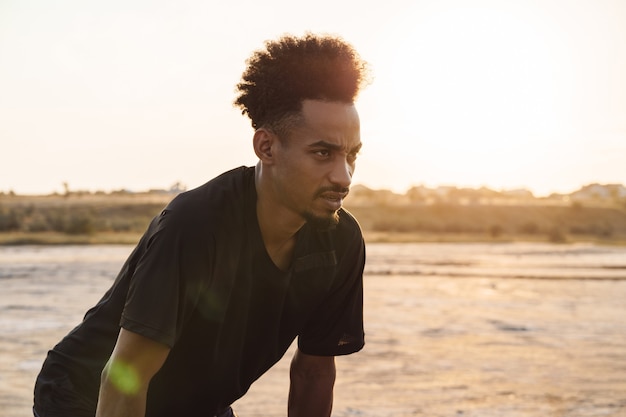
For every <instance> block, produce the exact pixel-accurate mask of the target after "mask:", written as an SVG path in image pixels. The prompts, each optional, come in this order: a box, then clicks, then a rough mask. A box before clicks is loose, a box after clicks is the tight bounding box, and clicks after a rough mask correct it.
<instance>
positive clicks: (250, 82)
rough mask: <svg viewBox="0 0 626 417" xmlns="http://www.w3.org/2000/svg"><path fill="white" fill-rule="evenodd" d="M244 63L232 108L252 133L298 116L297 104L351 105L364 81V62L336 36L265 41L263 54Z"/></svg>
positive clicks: (260, 51)
mask: <svg viewBox="0 0 626 417" xmlns="http://www.w3.org/2000/svg"><path fill="white" fill-rule="evenodd" d="M246 63H247V65H248V66H247V69H246V70H245V71H244V73H243V75H242V78H241V82H240V83H239V84H237V90H238V92H239V97H238V98H237V99H236V100H235V102H234V104H235V105H236V106H238V107H239V108H241V114H244V115H245V114H247V115H248V117H249V118H250V120H251V122H252V127H253V128H254V129H258V128H260V127H263V126H267V127H272V128H274V129H279V128H280V125H281V124H282V123H283V122H286V121H287V120H289V118H290V117H293V116H294V115H298V114H299V112H300V111H301V109H302V101H303V100H307V99H310V100H327V101H339V102H344V103H353V102H354V100H355V98H356V96H357V94H358V92H359V90H360V88H361V87H362V86H363V85H364V84H365V83H366V82H368V80H367V73H368V70H367V63H366V62H365V61H363V60H361V58H360V57H359V55H358V54H357V52H356V51H355V50H354V48H353V47H352V46H351V45H349V44H348V43H346V42H345V41H344V40H343V39H341V38H339V37H337V36H330V35H323V36H318V35H313V34H310V33H308V34H306V35H305V36H303V37H301V38H298V37H294V36H291V35H286V36H283V37H281V38H279V39H278V40H276V41H266V42H265V50H259V51H256V52H254V53H253V54H252V56H251V57H250V58H249V59H248V60H247V61H246Z"/></svg>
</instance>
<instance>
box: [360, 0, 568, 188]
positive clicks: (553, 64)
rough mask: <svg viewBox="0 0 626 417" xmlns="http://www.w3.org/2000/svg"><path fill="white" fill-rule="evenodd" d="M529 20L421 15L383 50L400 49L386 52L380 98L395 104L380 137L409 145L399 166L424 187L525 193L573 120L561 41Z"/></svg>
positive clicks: (385, 110)
mask: <svg viewBox="0 0 626 417" xmlns="http://www.w3.org/2000/svg"><path fill="white" fill-rule="evenodd" d="M521 12H524V11H523V10H521V11H520V10H513V9H504V8H502V7H499V8H476V7H472V8H470V7H467V8H465V7H457V8H454V9H450V8H443V7H442V8H441V9H440V10H432V9H431V10H425V9H424V7H423V6H419V7H418V6H416V7H414V8H413V9H412V10H411V11H410V12H408V13H406V14H405V15H404V16H403V18H402V19H401V20H398V21H396V22H394V25H393V29H392V30H391V31H390V33H389V36H388V37H387V38H386V39H385V40H383V41H381V43H380V45H383V44H384V42H391V40H394V41H393V42H394V43H393V44H390V45H389V46H393V47H388V48H382V46H381V47H380V48H379V49H380V50H382V51H383V52H382V53H381V56H380V57H377V58H378V59H377V65H376V67H375V74H376V80H375V83H374V84H373V85H372V89H374V90H375V91H374V92H373V93H372V96H376V97H377V99H376V102H378V103H386V104H385V105H382V104H381V105H379V107H378V108H376V112H378V113H379V114H380V116H378V120H377V121H375V122H374V126H373V127H372V129H373V131H375V135H380V134H383V132H384V136H385V137H386V138H387V139H389V135H392V136H393V141H394V142H396V143H399V144H400V146H401V148H402V156H401V158H404V164H397V163H396V166H402V165H403V166H404V167H405V168H404V169H406V168H407V167H411V173H410V174H409V173H408V172H407V175H413V176H414V177H417V178H419V179H418V180H416V181H419V182H426V183H427V182H429V179H430V177H432V178H433V179H434V178H437V181H438V182H441V181H442V180H443V181H444V182H445V181H446V180H447V181H449V182H450V183H457V184H461V185H462V183H463V182H465V183H466V184H468V185H480V184H481V183H485V182H486V181H485V179H486V178H491V179H492V181H491V182H492V183H493V182H494V181H493V179H494V177H499V178H500V179H501V180H502V182H503V183H504V182H507V183H513V184H518V185H519V186H523V182H524V181H523V178H521V176H520V172H519V170H520V169H525V170H528V165H529V164H531V163H532V162H531V161H533V160H537V159H540V158H541V153H542V146H544V145H543V144H544V143H545V139H546V138H547V137H551V138H553V137H554V136H555V135H556V134H557V130H558V128H559V126H560V125H562V124H563V121H564V117H565V116H564V114H563V113H562V111H561V110H559V105H558V103H557V97H558V96H559V91H558V89H559V88H560V87H559V80H558V74H559V71H558V66H559V65H560V63H559V61H557V57H555V56H554V54H553V53H551V50H554V48H550V46H554V45H550V42H552V41H554V37H552V36H550V35H549V34H548V33H546V30H547V26H546V25H545V24H544V22H542V20H541V17H540V16H531V15H530V13H526V14H524V13H521ZM520 13H521V14H520ZM398 42H399V43H400V44H398ZM390 103H392V104H393V105H392V106H389V104H390ZM388 144H389V142H387V144H386V145H387V146H388ZM381 145H382V144H381ZM382 148H384V147H383V146H381V151H382V152H383V153H384V152H385V150H384V149H382ZM544 150H545V149H544ZM386 152H387V153H388V157H389V158H396V159H397V158H398V152H397V149H396V150H395V151H391V150H388V151H386ZM390 152H391V154H390ZM376 154H377V156H378V155H379V154H380V152H378V151H377V153H376ZM392 154H393V155H392ZM444 166H445V169H444ZM414 168H417V170H419V171H418V172H416V171H415V169H414Z"/></svg>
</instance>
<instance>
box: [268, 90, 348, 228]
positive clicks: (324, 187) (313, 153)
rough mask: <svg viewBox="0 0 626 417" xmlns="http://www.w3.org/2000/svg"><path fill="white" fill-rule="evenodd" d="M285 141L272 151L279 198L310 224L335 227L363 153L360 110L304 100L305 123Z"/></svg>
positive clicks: (299, 125) (332, 103) (341, 105)
mask: <svg viewBox="0 0 626 417" xmlns="http://www.w3.org/2000/svg"><path fill="white" fill-rule="evenodd" d="M286 136H288V137H282V138H280V139H279V140H278V144H277V146H276V147H275V149H274V154H275V155H274V156H275V165H274V167H273V168H274V180H275V181H274V186H275V191H276V193H275V195H276V196H277V198H278V199H279V200H280V202H281V203H282V204H283V205H284V206H286V207H287V208H289V209H290V210H292V211H293V212H295V213H296V214H298V215H300V216H301V217H302V218H304V219H305V220H307V221H309V222H314V223H316V224H317V225H318V226H322V227H323V226H330V225H332V224H336V222H337V220H338V217H337V211H338V210H339V209H340V208H341V206H342V204H343V199H344V198H345V197H346V195H347V194H348V191H349V188H350V184H351V183H352V174H354V168H355V162H356V158H357V154H358V152H359V150H360V149H361V137H360V124H359V116H358V113H357V111H356V108H355V107H354V105H353V104H345V103H339V102H326V101H319V100H305V101H304V102H303V104H302V122H301V123H297V124H295V126H293V127H292V128H291V129H290V131H289V133H288V134H287V135H286Z"/></svg>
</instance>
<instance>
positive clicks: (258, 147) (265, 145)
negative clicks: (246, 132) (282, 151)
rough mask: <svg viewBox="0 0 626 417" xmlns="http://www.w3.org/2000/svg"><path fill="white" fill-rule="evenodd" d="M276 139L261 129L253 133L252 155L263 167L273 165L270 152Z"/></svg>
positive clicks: (272, 157)
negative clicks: (254, 155) (253, 154)
mask: <svg viewBox="0 0 626 417" xmlns="http://www.w3.org/2000/svg"><path fill="white" fill-rule="evenodd" d="M277 139H278V138H277V137H276V135H275V134H274V133H272V132H271V131H270V130H268V129H266V128H263V127H262V128H260V129H257V130H256V131H255V132H254V137H253V138H252V144H253V146H254V153H255V154H256V156H257V157H258V158H259V159H260V160H261V162H263V163H264V164H265V165H271V164H273V163H274V155H273V153H272V150H273V148H274V146H275V143H276V140H277Z"/></svg>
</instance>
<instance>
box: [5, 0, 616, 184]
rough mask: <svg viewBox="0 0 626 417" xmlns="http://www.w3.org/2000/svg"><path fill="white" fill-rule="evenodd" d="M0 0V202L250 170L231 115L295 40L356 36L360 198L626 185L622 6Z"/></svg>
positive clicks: (608, 1)
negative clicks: (282, 43) (281, 44)
mask: <svg viewBox="0 0 626 417" xmlns="http://www.w3.org/2000/svg"><path fill="white" fill-rule="evenodd" d="M216 3H217V2H211V1H200V0H177V1H175V2H174V1H164V0H108V1H91V0H55V1H54V2H51V1H47V0H0V191H4V192H7V191H9V190H13V191H14V192H16V193H18V194H46V193H51V192H55V191H56V192H62V191H63V190H64V186H63V183H67V184H68V186H69V188H70V189H71V190H91V191H95V190H102V191H111V190H119V189H128V190H132V191H142V190H147V189H153V188H169V187H170V186H171V185H172V184H174V183H175V182H181V183H183V184H185V185H186V186H187V187H188V188H193V187H196V186H199V185H201V184H203V183H204V182H206V181H208V180H209V179H211V178H212V177H214V176H216V175H218V174H220V173H221V172H223V171H225V170H228V169H230V168H234V167H237V166H240V165H253V164H255V163H256V157H255V155H254V153H253V151H252V134H253V131H252V128H251V127H250V124H249V121H248V119H247V118H245V117H244V116H242V115H241V114H240V112H239V110H238V109H236V108H235V107H234V106H233V105H232V102H233V100H234V99H235V96H236V92H235V85H236V84H237V82H238V81H239V79H240V77H241V74H242V72H243V70H244V68H245V61H246V59H247V58H248V57H249V56H250V54H251V53H252V52H253V51H254V50H257V49H260V48H262V47H263V43H264V41H265V40H268V39H276V38H278V37H279V36H281V35H283V34H287V33H288V34H294V35H302V34H304V33H305V32H314V33H328V34H335V35H339V36H341V37H343V38H344V39H345V40H346V41H348V42H350V43H351V44H352V45H354V46H355V48H356V49H357V50H358V51H359V53H360V54H361V56H362V57H363V58H364V59H365V60H366V61H368V62H369V64H370V67H371V70H372V74H373V82H372V84H371V85H369V86H368V87H367V88H366V89H365V90H364V91H363V92H362V93H361V95H360V96H359V99H358V101H357V103H356V105H357V108H358V110H359V113H360V116H361V139H362V141H363V144H364V146H363V151H362V153H361V155H360V156H359V160H358V163H357V170H356V173H355V176H354V183H356V184H364V185H367V186H369V187H371V188H387V189H391V190H394V191H396V192H403V191H406V190H407V189H408V188H410V187H411V186H415V185H425V186H428V187H437V186H458V187H472V188H478V187H488V188H491V189H495V190H504V189H507V190H510V189H518V188H526V189H529V190H530V191H532V192H533V193H534V194H535V195H537V196H543V195H548V194H550V193H553V192H561V193H568V192H572V191H575V190H577V189H579V188H580V187H581V186H583V185H586V184H590V183H622V184H626V76H625V75H624V74H626V2H625V1H622V0H588V1H581V0H518V1H514V0H512V1H500V0H494V1H489V0H458V1H454V0H439V1H427V0H413V1H403V0H386V1H384V2H363V1H362V0H345V1H337V0H318V1H316V2H308V3H297V2H293V1H286V0H264V1H262V2H261V1H249V0H240V1H237V2H219V4H216Z"/></svg>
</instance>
